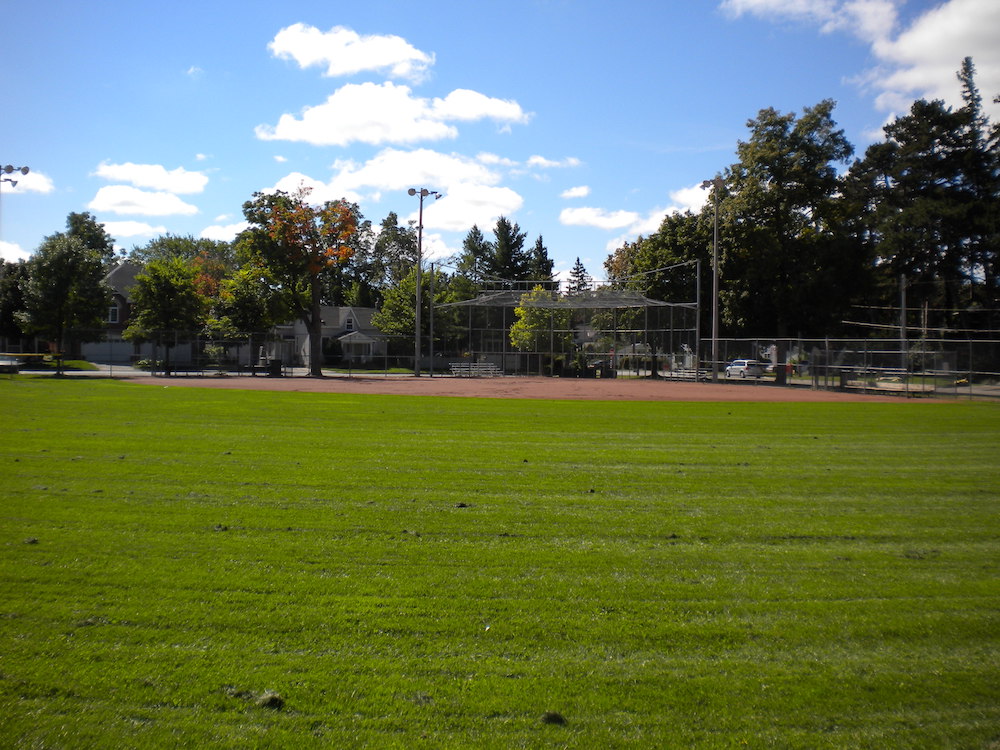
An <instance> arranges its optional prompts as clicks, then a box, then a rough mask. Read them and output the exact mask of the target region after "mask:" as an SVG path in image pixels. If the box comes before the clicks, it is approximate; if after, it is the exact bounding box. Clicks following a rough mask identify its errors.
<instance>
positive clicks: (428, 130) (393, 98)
mask: <svg viewBox="0 0 1000 750" xmlns="http://www.w3.org/2000/svg"><path fill="white" fill-rule="evenodd" d="M453 97H454V98H453ZM481 119H494V120H501V121H506V122H527V120H528V119H529V117H528V115H526V114H525V113H524V112H523V111H522V110H521V107H520V106H519V105H518V104H517V102H511V101H507V100H502V99H492V98H490V97H487V96H484V95H482V94H477V93H476V92H473V91H464V90H463V91H455V92H452V93H451V94H449V96H448V97H446V98H445V99H435V100H433V101H431V100H428V99H422V98H419V97H415V96H413V93H412V91H411V90H410V88H409V87H408V86H403V85H396V84H394V83H392V82H390V81H386V82H385V83H382V84H376V83H361V84H347V85H345V86H342V87H341V88H339V89H337V91H335V92H334V93H333V94H331V95H330V96H329V98H327V100H326V102H324V103H323V104H318V105H316V106H312V107H306V108H305V109H303V110H302V115H301V117H295V116H294V115H289V114H284V115H282V116H281V117H280V118H279V120H278V124H277V125H274V126H271V125H258V126H257V128H256V131H255V132H256V134H257V137H258V138H260V139H261V140H267V141H274V140H284V141H302V142H305V143H311V144H313V145H315V146H346V145H348V144H350V143H355V142H359V143H369V144H373V145H377V144H381V143H416V142H418V141H436V140H443V139H447V138H455V137H456V136H457V135H458V129H457V128H456V127H455V126H454V125H449V124H448V122H447V121H448V120H460V121H471V120H481Z"/></svg>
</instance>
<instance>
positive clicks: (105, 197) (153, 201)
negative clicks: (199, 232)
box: [87, 185, 198, 216]
mask: <svg viewBox="0 0 1000 750" xmlns="http://www.w3.org/2000/svg"><path fill="white" fill-rule="evenodd" d="M87 208H89V209H92V210H94V211H110V212H111V213H115V214H140V215H144V216H171V215H177V214H180V215H184V216H190V215H192V214H196V213H198V209H197V208H196V207H195V206H192V205H191V204H190V203H185V202H184V201H182V200H181V199H180V198H178V197H177V196H176V195H174V194H173V193H164V192H155V193H151V192H148V191H145V190H139V189H138V188H134V187H129V186H128V185H108V186H106V187H102V188H101V189H100V190H98V191H97V195H95V196H94V199H93V200H92V201H91V202H90V203H88V204H87Z"/></svg>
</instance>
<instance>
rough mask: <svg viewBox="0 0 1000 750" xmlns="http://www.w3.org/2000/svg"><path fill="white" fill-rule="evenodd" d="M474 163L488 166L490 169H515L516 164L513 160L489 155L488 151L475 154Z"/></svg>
mask: <svg viewBox="0 0 1000 750" xmlns="http://www.w3.org/2000/svg"><path fill="white" fill-rule="evenodd" d="M476 161H478V162H481V163H482V164H488V165H489V166H491V167H516V166H517V162H516V161H514V160H513V159H508V158H507V157H506V156H499V155H497V154H491V153H489V152H488V151H484V152H482V153H479V154H476Z"/></svg>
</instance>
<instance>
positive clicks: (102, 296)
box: [19, 234, 111, 352]
mask: <svg viewBox="0 0 1000 750" xmlns="http://www.w3.org/2000/svg"><path fill="white" fill-rule="evenodd" d="M27 265H28V268H27V271H28V277H27V279H26V280H25V281H23V282H22V284H21V291H22V293H23V295H24V310H23V311H22V312H21V314H20V318H19V319H20V320H21V322H22V324H23V325H24V326H25V327H26V328H27V329H28V330H29V331H32V332H35V333H38V334H40V335H42V336H44V337H46V338H48V339H49V340H50V341H51V342H52V343H53V344H55V346H56V347H58V350H59V351H60V352H69V351H71V347H72V346H73V345H74V344H76V343H77V342H81V341H99V340H100V338H101V336H102V335H103V331H102V330H101V326H102V324H103V322H104V320H105V319H106V317H107V314H108V308H109V307H110V305H111V290H110V289H109V288H108V287H107V286H106V285H105V284H104V281H103V279H104V266H103V263H102V258H101V255H100V253H99V252H98V251H95V250H93V249H91V248H88V247H87V246H86V245H84V243H83V241H82V240H81V239H80V238H79V237H72V236H69V235H66V234H56V235H53V236H52V237H47V238H46V239H45V240H44V241H43V242H42V244H41V246H40V247H39V248H38V250H37V251H36V252H35V254H34V255H33V256H32V257H31V258H30V259H29V260H28V263H27Z"/></svg>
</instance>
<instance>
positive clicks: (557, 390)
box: [132, 375, 900, 403]
mask: <svg viewBox="0 0 1000 750" xmlns="http://www.w3.org/2000/svg"><path fill="white" fill-rule="evenodd" d="M132 382H135V383H145V384H148V385H158V386H173V387H185V388H232V389H244V390H256V391H288V392H297V393H370V394H381V395H396V396H454V397H465V398H522V399H553V400H559V399H565V400H577V401H579V400H589V401H768V402H789V403H792V402H799V403H804V402H815V403H819V402H823V403H834V402H859V401H867V402H887V401H893V402H898V401H899V400H900V398H899V397H895V396H872V395H865V394H861V393H841V392H839V391H822V390H812V389H811V388H806V387H798V386H796V387H781V386H775V385H771V384H768V383H690V382H676V381H668V380H643V379H613V380H606V379H594V380H591V379H579V380H578V379H574V378H538V377H499V378H455V377H449V376H437V377H433V378H432V377H428V376H426V375H425V376H423V377H420V378H416V377H413V376H378V375H372V376H357V377H340V376H333V377H325V378H310V377H287V378H265V377H249V376H230V377H224V378H216V377H170V378H165V377H139V378H133V379H132Z"/></svg>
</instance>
